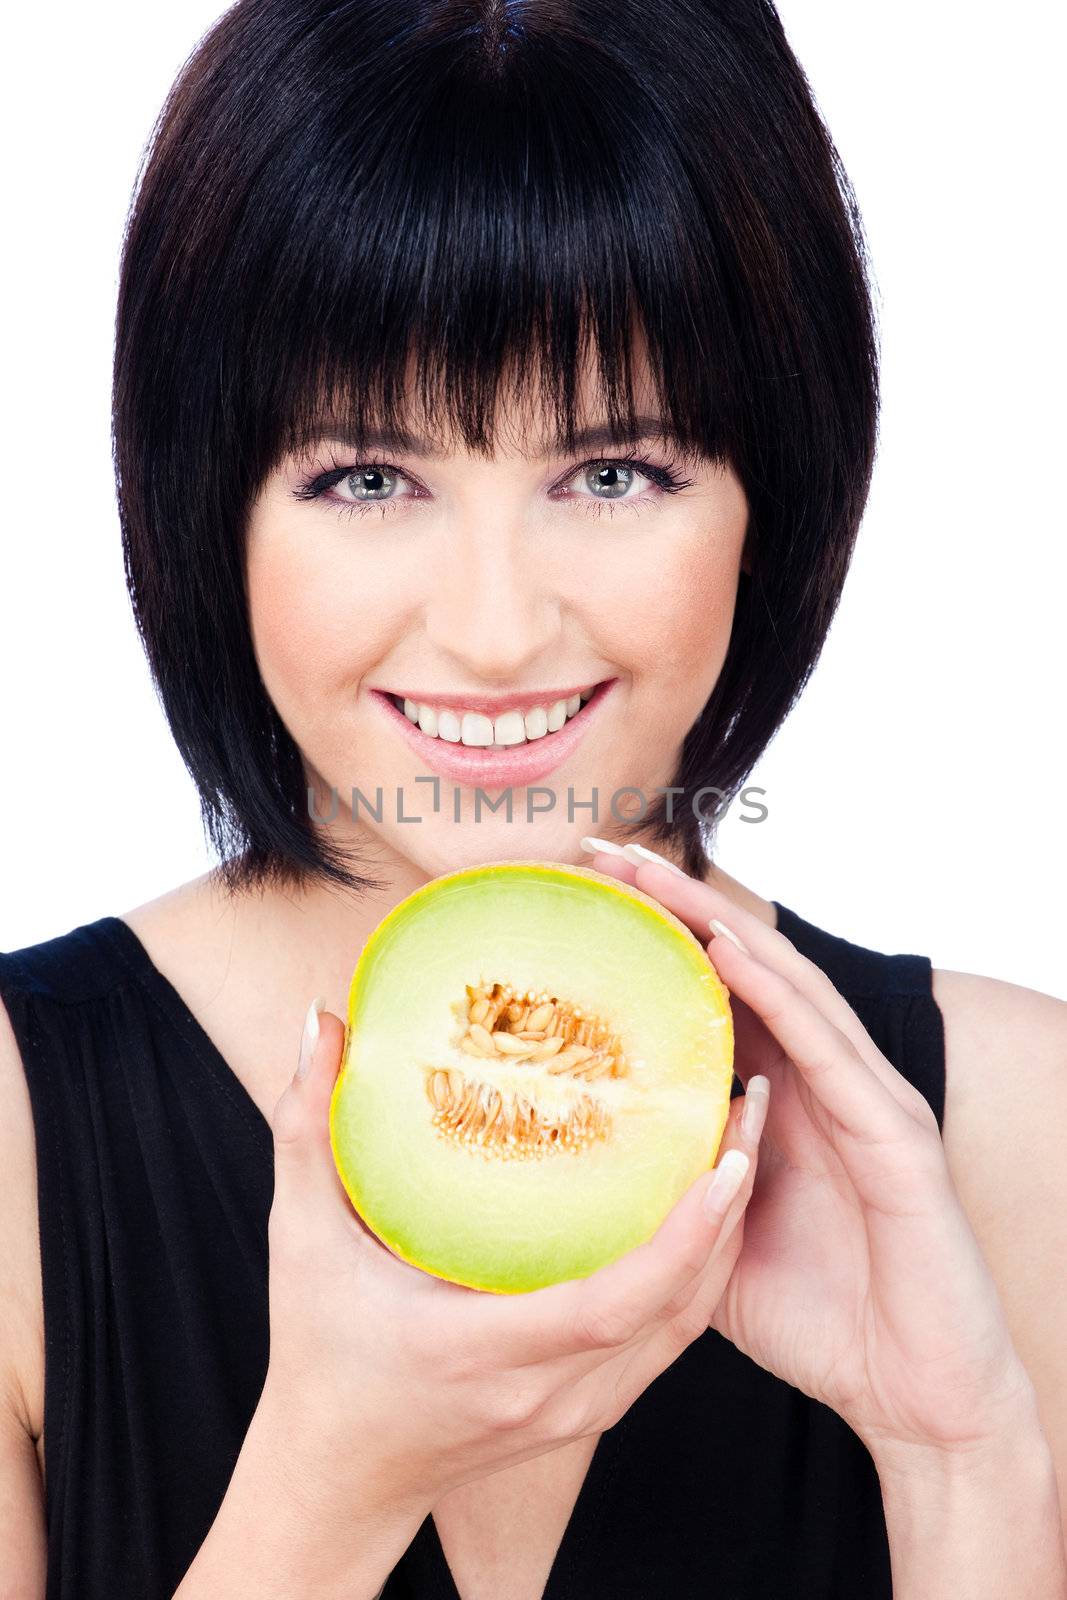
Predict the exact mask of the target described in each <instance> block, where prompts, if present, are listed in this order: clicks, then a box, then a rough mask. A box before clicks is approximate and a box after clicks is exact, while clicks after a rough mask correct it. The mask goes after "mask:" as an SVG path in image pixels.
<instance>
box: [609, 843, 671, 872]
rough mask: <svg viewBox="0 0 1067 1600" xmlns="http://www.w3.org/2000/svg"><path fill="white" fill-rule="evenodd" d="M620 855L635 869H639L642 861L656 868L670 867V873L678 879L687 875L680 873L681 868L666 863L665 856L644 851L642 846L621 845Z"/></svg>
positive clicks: (652, 851) (669, 862)
mask: <svg viewBox="0 0 1067 1600" xmlns="http://www.w3.org/2000/svg"><path fill="white" fill-rule="evenodd" d="M622 853H623V855H624V856H625V857H626V859H627V861H632V862H633V864H634V866H635V867H639V866H640V865H641V863H642V861H651V862H653V863H654V864H655V865H656V866H657V867H670V869H671V871H672V872H676V873H677V874H678V876H679V877H680V878H684V877H686V876H687V874H686V873H684V872H683V871H682V869H681V867H676V866H675V864H674V862H673V861H668V860H667V857H666V856H658V855H657V854H656V852H655V851H654V850H648V849H646V847H645V846H644V845H643V844H626V845H623V847H622Z"/></svg>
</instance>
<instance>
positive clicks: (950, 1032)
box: [933, 968, 1067, 1210]
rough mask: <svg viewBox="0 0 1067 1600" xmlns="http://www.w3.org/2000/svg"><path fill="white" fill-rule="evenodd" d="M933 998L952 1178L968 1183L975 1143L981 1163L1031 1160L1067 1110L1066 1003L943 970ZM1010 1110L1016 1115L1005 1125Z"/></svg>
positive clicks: (999, 981) (1015, 986) (973, 975)
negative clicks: (997, 1156) (998, 1155)
mask: <svg viewBox="0 0 1067 1600" xmlns="http://www.w3.org/2000/svg"><path fill="white" fill-rule="evenodd" d="M933 993H934V999H935V1000H936V1001H937V1004H938V1008H939V1009H940V1011H941V1015H942V1017H943V1019H944V1026H945V1126H944V1139H945V1150H946V1154H947V1156H948V1159H949V1162H950V1164H953V1175H954V1176H955V1177H957V1179H966V1178H967V1176H968V1173H967V1167H968V1165H969V1162H968V1159H967V1158H968V1151H970V1150H972V1146H973V1141H975V1140H978V1141H980V1145H979V1148H978V1149H977V1150H974V1151H973V1153H974V1154H975V1155H979V1156H980V1157H981V1159H982V1161H984V1160H985V1159H986V1158H987V1157H988V1154H989V1151H990V1149H991V1148H992V1147H994V1146H995V1147H996V1148H997V1149H998V1150H1003V1151H1004V1152H1005V1155H1006V1156H1010V1157H1022V1156H1023V1155H1024V1154H1027V1155H1028V1159H1031V1158H1032V1156H1033V1154H1034V1148H1035V1140H1037V1141H1038V1143H1040V1142H1041V1140H1042V1138H1047V1137H1051V1136H1052V1135H1054V1134H1055V1133H1056V1131H1057V1130H1056V1128H1055V1126H1054V1125H1049V1123H1048V1122H1047V1121H1046V1122H1045V1123H1044V1127H1043V1128H1042V1127H1040V1126H1035V1123H1040V1122H1041V1119H1043V1118H1046V1117H1047V1116H1049V1115H1050V1114H1051V1113H1052V1112H1053V1111H1055V1110H1059V1109H1064V1108H1065V1107H1067V1001H1064V1000H1058V999H1057V998H1056V997H1055V995H1050V994H1044V993H1042V992H1041V991H1040V990H1038V989H1026V988H1023V987H1022V986H1021V985H1019V984H1015V983H1006V982H1004V981H1003V980H1002V979H1000V978H986V977H981V976H979V975H978V974H977V973H973V972H951V971H947V970H945V969H942V968H935V969H934V973H933ZM1009 1104H1010V1105H1013V1106H1014V1107H1015V1108H1016V1109H1015V1112H1014V1113H1013V1114H1012V1115H1011V1116H1010V1117H1008V1118H1006V1117H1005V1109H1006V1106H1007V1105H1009ZM1024 1108H1025V1109H1024ZM1020 1113H1021V1114H1020ZM1006 1123H1007V1124H1008V1125H1006ZM1050 1148H1051V1146H1050ZM957 1166H958V1168H959V1170H958V1171H957V1170H956V1167H957ZM996 1209H998V1210H999V1202H998V1203H997V1205H996Z"/></svg>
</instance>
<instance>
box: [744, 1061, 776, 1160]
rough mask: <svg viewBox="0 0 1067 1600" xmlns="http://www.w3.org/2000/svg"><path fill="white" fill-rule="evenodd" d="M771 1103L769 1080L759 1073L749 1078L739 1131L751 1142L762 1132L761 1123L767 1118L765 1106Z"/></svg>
mask: <svg viewBox="0 0 1067 1600" xmlns="http://www.w3.org/2000/svg"><path fill="white" fill-rule="evenodd" d="M770 1103H771V1080H770V1079H769V1078H765V1077H764V1076H763V1074H762V1073H759V1074H758V1075H757V1076H756V1077H754V1078H749V1080H748V1087H747V1089H746V1090H745V1104H744V1109H743V1110H742V1112H741V1132H742V1133H743V1134H744V1136H745V1138H746V1139H750V1140H751V1141H752V1143H753V1144H755V1142H756V1140H757V1139H758V1138H759V1136H760V1134H761V1133H762V1132H763V1124H764V1123H765V1122H766V1120H767V1108H768V1106H769V1105H770Z"/></svg>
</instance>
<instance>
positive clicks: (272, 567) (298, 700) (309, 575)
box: [247, 528, 391, 717]
mask: <svg viewBox="0 0 1067 1600" xmlns="http://www.w3.org/2000/svg"><path fill="white" fill-rule="evenodd" d="M363 576H364V580H365V578H366V574H364V575H363ZM247 585H248V606H249V614H250V619H251V631H252V641H253V647H254V650H255V655H256V661H257V663H258V665H259V670H260V674H261V676H262V678H263V682H264V684H265V686H266V689H267V692H268V694H269V695H270V697H271V699H272V700H273V701H274V703H275V705H277V706H278V709H279V711H281V713H282V716H283V717H285V716H286V711H287V709H291V708H299V707H304V706H311V707H320V708H321V706H322V704H323V697H324V695H328V694H329V691H330V689H331V687H336V688H338V689H344V690H348V689H350V688H351V686H352V685H353V683H355V682H358V680H359V678H360V676H361V675H362V674H363V673H365V672H366V671H368V670H369V669H370V667H371V666H372V665H373V664H374V662H375V661H376V660H377V659H379V657H380V656H381V654H382V653H383V651H384V640H385V638H386V637H387V636H388V635H389V630H390V627H391V618H390V614H389V609H388V605H387V603H386V596H385V595H384V594H382V593H378V592H374V591H373V590H372V592H371V593H369V594H368V592H367V588H366V582H365V581H364V583H362V584H360V585H357V584H356V583H354V581H353V578H352V575H351V573H349V572H348V571H346V567H345V563H343V562H340V563H339V562H337V561H332V560H328V559H320V560H318V561H310V560H309V559H308V557H307V552H306V550H305V549H303V548H298V547H297V544H296V541H295V540H293V539H292V538H291V537H288V536H287V534H286V531H285V530H284V529H278V528H273V529H270V530H267V531H266V532H265V533H264V536H262V537H260V538H259V539H255V538H253V539H252V540H250V544H249V556H248V567H247Z"/></svg>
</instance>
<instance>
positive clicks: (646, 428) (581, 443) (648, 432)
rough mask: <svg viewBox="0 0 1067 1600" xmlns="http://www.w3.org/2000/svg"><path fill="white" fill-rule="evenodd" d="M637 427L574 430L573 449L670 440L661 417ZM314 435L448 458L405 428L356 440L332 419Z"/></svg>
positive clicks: (548, 451) (559, 444) (557, 448)
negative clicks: (629, 431)
mask: <svg viewBox="0 0 1067 1600" xmlns="http://www.w3.org/2000/svg"><path fill="white" fill-rule="evenodd" d="M634 420H635V423H636V427H635V431H634V432H633V433H620V432H618V431H616V430H615V429H613V428H612V427H611V425H610V424H609V423H606V422H597V423H592V424H591V425H590V426H589V427H586V428H578V429H576V430H575V434H574V438H573V441H572V448H573V449H575V450H601V449H604V448H606V447H609V446H611V445H621V444H636V443H638V442H639V441H640V440H642V439H661V440H664V439H666V438H667V437H668V430H667V429H666V427H665V425H664V420H663V418H662V417H654V416H639V417H636V418H635V419H634ZM315 434H316V436H317V437H318V438H320V439H326V438H329V439H335V440H336V441H337V442H338V443H339V444H343V445H344V446H345V447H346V448H347V449H352V450H373V449H378V450H396V451H398V452H403V453H404V454H406V455H417V456H424V457H425V458H426V459H427V460H428V461H436V460H440V459H441V458H442V457H443V456H445V455H446V454H448V452H447V451H445V450H442V449H441V448H440V446H439V445H438V444H437V443H436V442H435V441H434V440H432V439H427V438H425V437H424V436H423V435H422V434H418V433H411V432H409V431H408V430H407V429H405V428H370V429H368V430H367V431H366V432H365V433H364V434H363V435H362V436H360V437H357V436H355V435H354V434H353V433H352V431H351V429H350V428H349V427H348V426H346V425H345V424H343V423H339V422H336V421H331V419H330V418H329V417H325V418H323V419H322V420H321V421H320V422H319V423H318V424H317V426H316V428H315ZM565 444H566V441H565V440H564V439H562V438H557V439H556V441H555V444H554V445H552V446H551V447H550V448H549V447H546V445H545V444H542V445H541V446H539V447H538V448H539V450H540V454H538V450H537V449H535V451H534V452H533V453H531V452H529V451H523V452H522V456H523V459H524V460H527V461H529V460H544V459H545V458H547V457H548V456H549V455H559V454H562V453H563V450H564V446H565Z"/></svg>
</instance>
